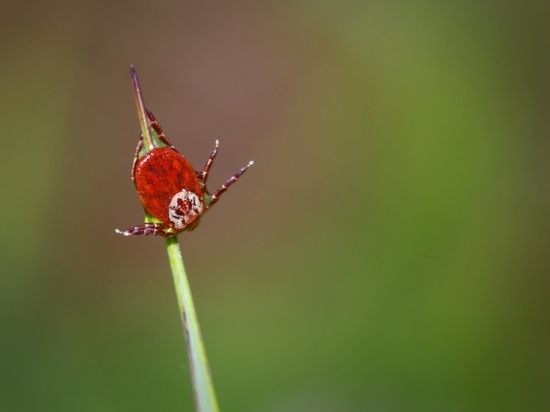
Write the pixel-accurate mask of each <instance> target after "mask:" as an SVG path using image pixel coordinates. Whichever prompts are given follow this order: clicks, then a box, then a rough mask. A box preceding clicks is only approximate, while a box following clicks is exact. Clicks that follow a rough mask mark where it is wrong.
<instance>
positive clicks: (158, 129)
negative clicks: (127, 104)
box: [145, 109, 177, 151]
mask: <svg viewBox="0 0 550 412" xmlns="http://www.w3.org/2000/svg"><path fill="white" fill-rule="evenodd" d="M145 111H146V112H147V117H148V118H149V121H150V122H151V127H152V128H153V130H154V131H155V132H156V133H157V135H158V137H159V139H160V141H161V142H162V143H164V144H165V145H166V146H168V147H171V148H172V149H174V150H176V148H175V147H174V145H173V144H172V142H171V141H170V140H168V138H167V137H166V135H165V134H164V132H163V131H162V127H160V124H159V122H157V119H156V118H155V115H154V114H153V112H152V111H151V110H149V109H145ZM176 151H177V150H176Z"/></svg>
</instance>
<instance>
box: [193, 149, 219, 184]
mask: <svg viewBox="0 0 550 412" xmlns="http://www.w3.org/2000/svg"><path fill="white" fill-rule="evenodd" d="M219 147H220V141H219V140H216V146H214V150H212V153H210V157H209V158H208V160H207V161H206V164H205V165H204V168H203V169H202V172H199V173H197V177H198V178H199V181H200V182H201V183H202V184H203V186H206V179H208V175H209V174H210V168H211V167H212V163H214V159H215V158H216V155H217V154H218V148H219Z"/></svg>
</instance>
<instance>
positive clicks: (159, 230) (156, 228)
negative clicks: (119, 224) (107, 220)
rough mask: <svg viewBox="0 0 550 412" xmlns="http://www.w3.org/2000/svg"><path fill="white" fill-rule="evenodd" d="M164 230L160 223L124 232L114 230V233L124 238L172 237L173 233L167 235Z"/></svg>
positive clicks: (145, 224) (164, 227) (147, 224)
mask: <svg viewBox="0 0 550 412" xmlns="http://www.w3.org/2000/svg"><path fill="white" fill-rule="evenodd" d="M166 229H168V228H167V227H166V226H165V225H163V224H161V223H144V224H143V225H139V226H136V227H132V228H130V229H126V230H118V229H115V232H117V233H118V234H119V235H124V236H162V237H170V236H174V233H169V232H167V231H166Z"/></svg>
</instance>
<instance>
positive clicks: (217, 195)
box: [208, 160, 254, 208]
mask: <svg viewBox="0 0 550 412" xmlns="http://www.w3.org/2000/svg"><path fill="white" fill-rule="evenodd" d="M253 164H254V162H253V161H252V160H251V161H250V162H248V164H247V165H246V166H244V167H241V168H240V169H239V170H238V171H237V173H235V174H234V175H233V176H231V177H230V178H229V179H227V180H226V182H225V183H224V184H223V185H221V187H220V188H219V189H218V190H216V193H214V194H213V195H212V200H210V203H209V204H208V207H209V208H210V207H212V205H213V204H214V203H216V202H217V201H218V199H219V198H220V196H221V195H222V194H223V192H225V191H226V190H227V189H228V188H229V186H231V185H232V184H233V183H235V182H236V181H237V180H239V177H241V176H242V174H243V173H244V172H246V171H247V170H248V168H249V167H250V166H252V165H253Z"/></svg>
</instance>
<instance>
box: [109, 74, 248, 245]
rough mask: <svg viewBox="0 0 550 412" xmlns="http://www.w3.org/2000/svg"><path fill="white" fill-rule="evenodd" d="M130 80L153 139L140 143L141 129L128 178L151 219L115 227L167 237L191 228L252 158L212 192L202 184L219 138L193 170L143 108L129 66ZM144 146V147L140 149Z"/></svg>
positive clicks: (119, 231) (245, 169) (195, 225)
mask: <svg viewBox="0 0 550 412" xmlns="http://www.w3.org/2000/svg"><path fill="white" fill-rule="evenodd" d="M131 71H132V82H133V85H134V91H135V95H136V101H137V104H138V113H139V108H142V110H143V111H144V112H145V116H146V119H143V120H142V121H144V120H145V121H146V122H147V127H149V129H150V131H151V132H154V135H155V137H156V139H155V140H154V141H153V142H152V143H151V147H149V148H147V147H144V138H143V133H142V134H141V135H140V139H139V141H138V144H137V147H136V151H135V154H134V161H133V164H132V181H133V182H134V184H135V186H136V190H137V192H138V196H139V198H140V200H141V203H142V205H143V208H144V209H145V213H146V214H147V215H149V216H151V217H153V218H154V220H155V222H148V223H144V224H142V225H139V226H135V227H132V228H130V229H126V230H124V231H121V230H118V229H117V230H116V232H117V233H119V234H121V235H124V236H163V237H171V236H175V235H177V234H178V233H181V232H183V231H186V230H193V229H195V228H196V227H197V225H198V224H199V222H200V218H201V217H202V215H203V214H204V213H206V211H207V210H209V209H210V208H211V207H212V206H213V205H214V204H215V203H216V202H217V201H218V199H219V198H220V196H221V195H222V194H223V193H224V192H225V191H226V190H227V189H228V188H229V186H231V185H232V184H233V183H235V182H236V181H237V180H238V179H239V178H240V177H241V175H242V174H243V173H244V172H246V171H247V170H248V168H249V167H250V166H252V164H253V163H254V162H252V161H250V162H249V163H248V164H247V165H246V166H244V167H242V168H240V169H239V170H238V171H237V173H235V174H234V175H233V176H231V177H230V178H229V179H227V181H226V182H225V183H224V184H223V185H222V186H221V187H220V188H219V189H218V190H216V191H215V192H214V193H213V194H211V193H210V192H209V191H208V190H207V188H206V181H207V179H208V175H209V173H210V168H211V167H212V164H213V163H214V159H215V158H216V155H217V154H218V148H219V142H218V141H217V140H216V145H215V147H214V150H213V151H212V153H211V154H210V157H209V158H208V160H207V161H206V164H205V165H204V168H203V169H202V171H201V172H197V171H195V169H194V168H193V166H192V165H191V163H190V162H189V161H188V160H187V159H186V158H185V156H183V155H182V154H181V153H180V152H178V151H177V150H176V148H175V147H174V145H173V144H172V143H171V142H170V140H168V138H167V137H166V135H165V134H164V132H163V131H162V128H161V127H160V124H159V123H158V121H157V120H156V118H155V116H154V115H153V113H152V112H151V111H150V110H148V109H145V108H144V106H143V99H142V97H141V92H140V89H139V82H138V79H137V74H136V73H135V70H134V69H133V67H132V68H131ZM144 149H145V150H147V151H145V152H144Z"/></svg>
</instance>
